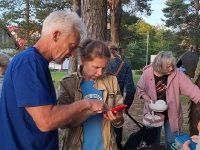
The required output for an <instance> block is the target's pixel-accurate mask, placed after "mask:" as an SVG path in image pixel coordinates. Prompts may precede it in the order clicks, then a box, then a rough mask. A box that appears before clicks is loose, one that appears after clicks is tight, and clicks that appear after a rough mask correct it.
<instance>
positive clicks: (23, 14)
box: [0, 0, 72, 45]
mask: <svg viewBox="0 0 200 150" xmlns="http://www.w3.org/2000/svg"><path fill="white" fill-rule="evenodd" d="M71 4H72V0H68V1H67V0H59V1H53V0H50V1H45V0H34V1H30V0H28V1H27V0H26V1H25V0H18V1H16V0H7V1H1V3H0V11H1V16H0V17H1V22H2V23H3V24H4V25H7V26H17V27H19V28H20V30H19V32H18V36H19V37H20V38H22V39H26V40H27V45H33V44H34V43H35V42H36V41H37V40H38V38H39V36H30V34H31V35H32V34H33V33H36V32H38V31H39V33H40V30H41V26H42V22H43V20H44V18H45V17H46V16H47V15H48V14H49V13H51V12H52V11H54V10H63V9H65V8H71V7H70V6H71ZM27 6H29V7H27ZM5 8H6V9H5Z"/></svg>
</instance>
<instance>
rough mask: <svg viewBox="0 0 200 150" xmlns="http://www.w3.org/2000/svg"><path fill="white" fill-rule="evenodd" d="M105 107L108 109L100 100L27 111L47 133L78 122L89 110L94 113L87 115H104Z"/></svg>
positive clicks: (41, 107)
mask: <svg viewBox="0 0 200 150" xmlns="http://www.w3.org/2000/svg"><path fill="white" fill-rule="evenodd" d="M105 107H106V108H108V106H107V105H106V104H105V103H103V102H102V101H100V100H97V101H90V100H81V101H76V102H74V103H72V104H69V105H55V106H54V105H45V106H37V107H26V108H25V109H26V110H27V111H28V113H29V114H30V115H31V116H32V118H33V120H34V121H35V123H36V125H37V127H38V128H39V129H40V130H41V131H44V132H45V131H50V130H53V129H57V128H59V127H62V126H64V125H67V124H70V123H72V122H74V121H76V120H77V119H78V118H79V117H80V116H82V115H83V114H85V115H86V114H87V113H86V112H87V111H88V110H91V111H92V113H88V114H87V115H93V114H96V113H102V112H103V109H106V108H105Z"/></svg>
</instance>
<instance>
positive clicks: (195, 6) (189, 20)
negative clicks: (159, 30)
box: [163, 0, 200, 52]
mask: <svg viewBox="0 0 200 150" xmlns="http://www.w3.org/2000/svg"><path fill="white" fill-rule="evenodd" d="M166 5H167V7H166V8H164V9H163V12H164V16H165V17H166V18H167V19H166V20H165V23H166V26H167V27H171V28H173V29H175V30H176V31H179V32H180V33H181V34H182V36H184V38H190V40H187V41H189V42H190V43H189V44H188V45H192V46H193V50H194V51H195V52H197V51H198V49H199V44H200V40H199V36H200V31H199V27H200V25H199V23H200V22H199V0H170V1H168V2H166ZM187 49H189V47H187Z"/></svg>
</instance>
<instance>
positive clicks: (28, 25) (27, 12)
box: [26, 0, 30, 45]
mask: <svg viewBox="0 0 200 150" xmlns="http://www.w3.org/2000/svg"><path fill="white" fill-rule="evenodd" d="M29 11H30V10H29V0H26V23H27V28H26V29H27V31H26V39H27V44H26V45H29V44H30V36H29V30H30V23H29Z"/></svg>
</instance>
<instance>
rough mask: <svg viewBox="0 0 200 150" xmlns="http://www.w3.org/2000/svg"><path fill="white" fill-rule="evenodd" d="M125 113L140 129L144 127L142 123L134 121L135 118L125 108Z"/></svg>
mask: <svg viewBox="0 0 200 150" xmlns="http://www.w3.org/2000/svg"><path fill="white" fill-rule="evenodd" d="M125 113H126V114H127V115H128V116H129V118H130V119H131V120H133V122H134V123H135V124H136V125H137V126H138V127H139V128H140V129H141V128H143V127H144V125H143V124H142V123H140V122H138V121H136V120H135V119H134V118H133V117H132V116H131V115H130V114H129V113H128V111H127V110H125Z"/></svg>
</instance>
